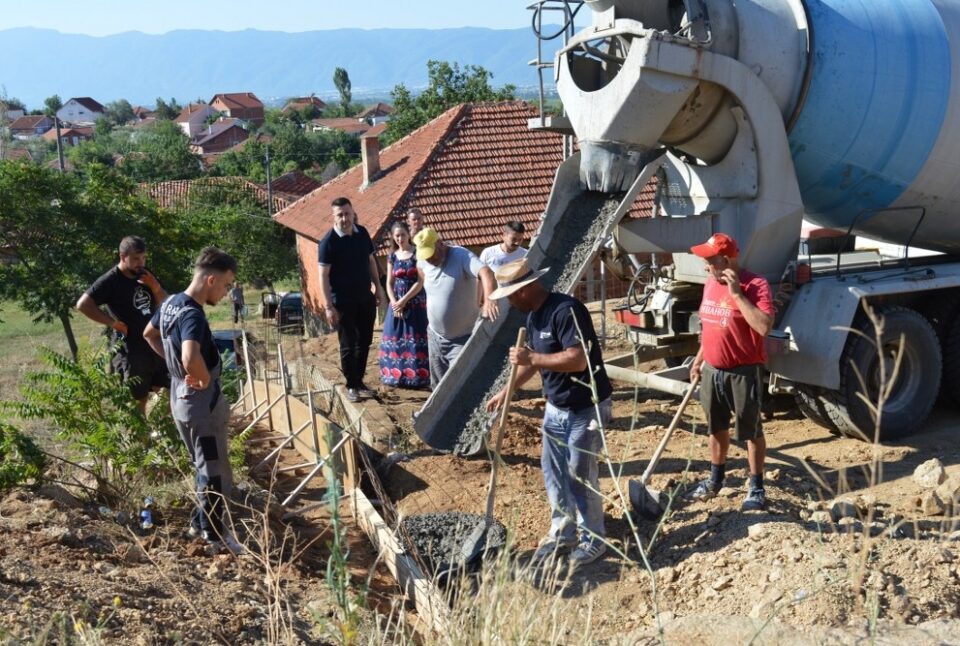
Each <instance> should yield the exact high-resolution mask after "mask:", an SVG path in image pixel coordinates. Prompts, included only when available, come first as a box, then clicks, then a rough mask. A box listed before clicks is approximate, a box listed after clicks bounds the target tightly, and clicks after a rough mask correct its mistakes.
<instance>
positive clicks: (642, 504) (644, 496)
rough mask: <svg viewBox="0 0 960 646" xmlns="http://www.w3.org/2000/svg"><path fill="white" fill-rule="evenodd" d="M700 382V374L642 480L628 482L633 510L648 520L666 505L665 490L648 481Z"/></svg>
mask: <svg viewBox="0 0 960 646" xmlns="http://www.w3.org/2000/svg"><path fill="white" fill-rule="evenodd" d="M699 382H700V375H697V376H696V378H695V379H694V380H693V381H691V382H690V387H689V388H688V389H687V392H686V394H685V395H684V396H683V401H681V402H680V407H679V408H678V409H677V412H676V413H675V414H674V416H673V420H672V421H671V422H670V426H668V427H667V430H666V432H665V433H664V434H663V438H662V439H661V440H660V444H659V445H657V450H656V451H654V452H653V457H652V458H650V462H649V463H648V464H647V468H646V470H645V471H644V472H643V475H642V476H640V480H631V481H630V482H629V483H628V484H627V492H628V494H629V496H630V506H631V507H633V510H634V511H635V512H636V513H638V514H640V516H642V517H643V518H646V519H647V520H657V519H658V518H660V516H662V515H663V510H664V509H665V507H666V501H665V500H664V495H663V492H662V491H660V490H659V489H654V488H653V487H650V486H649V485H648V484H647V483H648V482H650V476H651V475H653V472H654V470H655V469H656V468H657V464H659V463H660V458H661V457H662V456H663V452H664V450H665V449H666V448H667V443H668V442H670V437H671V436H672V435H673V431H674V430H676V428H677V425H678V424H679V423H680V416H681V415H682V414H683V411H684V409H685V408H686V407H687V403H688V402H689V401H690V397H692V396H693V391H694V390H696V389H697V384H698V383H699Z"/></svg>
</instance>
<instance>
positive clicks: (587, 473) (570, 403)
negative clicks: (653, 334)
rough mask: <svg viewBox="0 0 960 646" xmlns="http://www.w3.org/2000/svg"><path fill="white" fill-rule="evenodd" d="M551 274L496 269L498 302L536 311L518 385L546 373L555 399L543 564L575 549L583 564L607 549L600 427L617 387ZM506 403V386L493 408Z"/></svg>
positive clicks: (519, 358) (588, 324)
mask: <svg viewBox="0 0 960 646" xmlns="http://www.w3.org/2000/svg"><path fill="white" fill-rule="evenodd" d="M547 271H549V270H548V269H541V270H540V271H536V272H535V271H533V270H531V269H530V267H529V265H528V264H527V260H526V258H524V259H521V260H516V261H514V262H510V263H507V264H505V265H503V266H501V267H500V268H499V269H498V270H497V272H496V277H497V283H498V284H499V287H498V288H497V290H496V291H494V292H493V293H492V294H490V298H491V299H498V298H504V297H506V299H507V300H508V301H509V302H510V305H512V306H513V307H515V308H517V309H518V310H520V311H521V312H527V313H528V315H527V339H528V340H529V341H528V343H529V346H530V347H528V348H521V349H519V350H518V349H517V348H511V350H510V362H511V363H513V364H516V365H517V366H519V369H518V371H517V386H520V385H522V384H523V383H525V382H526V381H528V380H529V379H530V378H531V377H533V375H534V374H536V372H537V370H538V369H539V371H540V378H541V380H542V381H543V393H544V396H545V397H546V399H547V406H546V409H545V411H544V415H543V429H542V431H543V452H542V454H541V461H540V464H541V467H542V469H543V480H544V484H545V485H546V489H547V498H548V499H549V501H550V512H551V519H550V532H549V533H548V534H547V536H546V537H545V538H544V539H543V540H542V541H541V542H540V546H539V547H538V548H537V551H536V553H535V554H534V557H533V558H534V560H535V561H540V560H543V559H545V558H547V557H548V556H551V555H555V554H558V553H559V552H561V551H566V550H569V549H571V548H573V552H572V553H571V554H570V562H571V563H572V564H573V565H574V566H577V565H585V564H587V563H592V562H593V561H595V560H597V559H598V558H600V556H602V555H603V553H604V552H605V551H606V542H605V540H604V539H605V536H606V530H605V528H604V523H603V501H602V499H601V497H600V493H599V491H600V487H599V482H598V480H599V465H598V464H597V455H598V454H599V453H600V449H601V445H602V441H601V440H602V438H601V435H600V433H601V430H600V426H601V424H605V423H606V422H608V421H610V413H611V402H610V395H611V394H612V393H613V387H612V386H611V385H610V380H609V379H608V378H607V373H606V370H605V369H604V367H603V357H602V356H601V352H600V344H599V343H598V341H597V334H596V332H594V329H593V321H592V320H591V319H590V314H589V312H587V308H586V307H584V306H583V303H581V302H580V301H578V300H576V299H575V298H573V297H571V296H567V295H566V294H560V293H557V292H548V291H547V290H546V289H545V288H544V287H543V284H541V283H540V280H539V279H540V277H541V276H543V275H544V274H545V273H547ZM585 347H586V348H587V349H586V350H585V349H584V348H585ZM591 380H592V383H593V385H594V387H595V391H594V390H592V389H591V387H590V384H591ZM594 392H596V399H594ZM505 398H506V389H503V390H501V391H500V392H498V393H497V394H496V395H494V396H493V397H491V398H490V401H489V402H487V410H488V411H491V412H492V411H495V410H498V409H499V408H500V407H501V406H503V404H504V399H505Z"/></svg>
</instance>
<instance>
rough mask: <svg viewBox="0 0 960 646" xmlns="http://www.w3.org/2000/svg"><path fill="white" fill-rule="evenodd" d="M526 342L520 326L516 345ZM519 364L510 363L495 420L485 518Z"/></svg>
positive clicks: (524, 330) (489, 513)
mask: <svg viewBox="0 0 960 646" xmlns="http://www.w3.org/2000/svg"><path fill="white" fill-rule="evenodd" d="M526 342H527V328H526V326H521V327H520V329H519V330H518V331H517V345H516V347H517V348H518V349H519V348H522V347H523V345H524V344H525V343H526ZM518 368H519V366H517V364H515V363H511V364H510V377H509V378H508V379H507V390H506V395H505V396H504V398H503V410H501V411H500V419H499V420H498V422H497V437H496V439H495V440H494V443H493V465H492V466H491V468H490V489H489V491H487V520H490V519H491V518H492V517H493V499H494V495H495V494H494V492H495V491H496V488H497V468H498V466H499V465H500V447H501V446H502V444H503V431H504V429H505V428H506V427H507V415H508V414H509V413H510V400H511V399H513V391H514V388H516V385H517V369H518Z"/></svg>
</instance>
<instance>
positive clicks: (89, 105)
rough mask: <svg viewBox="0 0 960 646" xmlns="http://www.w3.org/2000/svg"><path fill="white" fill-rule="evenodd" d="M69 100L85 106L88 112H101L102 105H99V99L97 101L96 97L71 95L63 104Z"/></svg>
mask: <svg viewBox="0 0 960 646" xmlns="http://www.w3.org/2000/svg"><path fill="white" fill-rule="evenodd" d="M70 101H76V102H77V103H79V104H80V105H82V106H83V107H85V108H86V109H87V110H90V112H103V110H104V108H103V106H102V105H100V102H99V101H97V100H96V99H91V98H90V97H88V96H75V97H72V98H71V99H69V100H68V101H65V102H64V105H66V104H67V103H70Z"/></svg>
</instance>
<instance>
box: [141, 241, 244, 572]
mask: <svg viewBox="0 0 960 646" xmlns="http://www.w3.org/2000/svg"><path fill="white" fill-rule="evenodd" d="M236 272H237V261H236V260H235V259H234V258H233V257H232V256H230V255H229V254H227V253H226V252H224V251H221V250H220V249H217V248H216V247H207V248H206V249H204V250H203V251H202V252H201V253H200V257H199V258H197V262H196V263H195V264H194V269H193V280H192V281H191V282H190V286H189V287H187V289H186V290H185V291H183V292H181V293H179V294H174V295H173V296H171V297H169V298H168V299H167V300H165V301H164V302H163V304H162V305H161V306H160V307H159V308H158V309H157V311H156V312H154V314H153V318H152V319H151V320H150V322H149V323H148V324H147V327H146V329H145V330H144V331H143V338H144V339H146V341H147V343H149V344H150V347H151V348H153V350H154V352H156V353H157V354H158V355H160V356H161V357H163V358H164V359H165V360H166V363H167V369H168V370H169V371H170V410H171V412H172V414H173V420H174V423H176V425H177V430H178V431H180V438H181V439H182V440H183V443H184V444H185V445H186V447H187V453H188V454H189V455H190V461H191V462H192V463H193V465H194V467H195V468H196V471H197V508H196V510H195V511H194V514H193V517H192V519H191V521H190V535H191V536H197V535H199V536H202V537H203V538H204V539H205V540H206V541H207V542H208V543H210V544H211V545H212V546H213V547H214V548H215V549H217V550H219V549H227V550H229V551H231V552H233V553H234V554H240V553H242V552H244V551H245V550H244V548H243V546H242V545H240V544H239V543H238V542H237V541H236V539H235V538H234V536H233V533H232V532H231V531H230V529H229V527H228V525H227V524H226V523H225V522H224V515H225V512H226V507H227V501H228V500H229V498H230V491H231V489H232V488H233V472H232V471H231V469H230V451H229V445H228V441H227V422H228V421H229V420H230V405H229V403H228V402H227V400H226V398H225V397H223V393H222V392H221V390H220V370H221V368H222V366H221V364H220V353H219V352H217V345H216V343H214V341H213V334H212V333H211V332H210V325H209V324H208V323H207V317H206V315H205V314H204V312H203V306H204V305H216V304H217V303H219V302H220V300H221V299H222V298H223V297H224V296H226V294H227V291H228V290H229V289H230V286H231V284H232V283H233V279H234V277H235V275H236Z"/></svg>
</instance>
